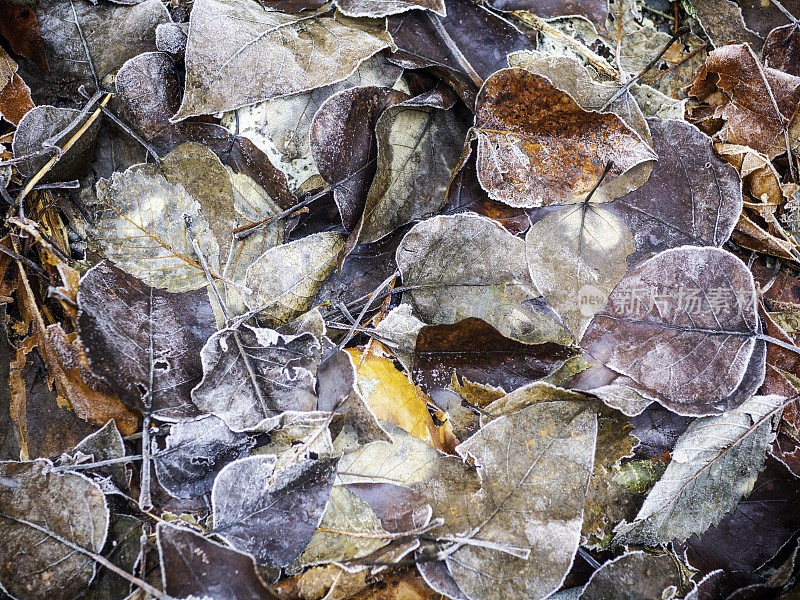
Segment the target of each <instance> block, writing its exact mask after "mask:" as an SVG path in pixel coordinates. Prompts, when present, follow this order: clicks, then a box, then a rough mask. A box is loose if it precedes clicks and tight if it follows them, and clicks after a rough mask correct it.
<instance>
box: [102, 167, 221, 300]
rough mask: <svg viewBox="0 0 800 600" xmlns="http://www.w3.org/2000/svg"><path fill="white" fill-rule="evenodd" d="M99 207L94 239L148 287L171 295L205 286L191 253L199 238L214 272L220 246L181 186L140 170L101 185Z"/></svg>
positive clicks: (116, 261) (105, 181) (194, 201)
mask: <svg viewBox="0 0 800 600" xmlns="http://www.w3.org/2000/svg"><path fill="white" fill-rule="evenodd" d="M97 197H98V200H99V202H100V204H99V210H98V214H97V215H96V219H95V222H94V227H93V228H92V234H93V237H94V239H95V240H96V242H97V244H98V245H99V246H100V251H101V253H102V254H103V255H104V256H105V257H106V258H109V259H111V260H113V261H114V262H115V263H116V264H117V265H118V266H119V267H120V268H123V269H125V270H126V271H129V272H131V273H132V274H133V275H135V276H137V277H139V278H141V279H142V281H144V282H145V283H147V284H148V285H155V286H158V287H163V288H166V289H167V290H169V291H171V292H183V291H187V290H196V289H198V288H201V287H203V286H205V285H206V284H207V278H206V275H205V273H204V271H203V269H202V267H201V264H200V260H199V259H198V257H197V256H196V255H195V254H194V249H193V248H192V241H193V239H197V241H198V243H199V244H200V248H201V250H202V251H203V252H204V254H205V256H206V260H208V261H209V263H210V264H211V268H212V269H213V272H215V273H219V272H220V269H219V244H218V243H217V241H216V239H214V236H213V235H212V232H211V229H210V227H209V224H208V222H207V221H206V219H205V217H204V216H203V214H202V212H201V208H200V204H199V203H198V202H197V200H196V199H195V198H193V197H192V196H190V195H189V193H188V192H187V191H186V189H185V188H184V187H183V186H182V185H181V184H174V183H170V182H169V181H167V179H166V178H165V177H164V176H163V175H161V174H160V173H153V174H148V173H146V172H141V171H139V170H137V169H136V167H131V168H130V169H128V170H127V171H125V172H124V173H119V172H117V173H114V175H113V176H112V178H111V179H110V180H109V179H102V180H100V181H99V182H98V183H97Z"/></svg>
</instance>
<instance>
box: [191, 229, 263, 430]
mask: <svg viewBox="0 0 800 600" xmlns="http://www.w3.org/2000/svg"><path fill="white" fill-rule="evenodd" d="M192 248H194V253H195V254H196V255H197V258H198V259H199V260H200V265H201V266H202V267H203V272H204V273H205V274H206V279H207V280H208V284H209V285H210V286H211V289H212V290H213V291H214V295H215V296H216V298H217V302H218V303H219V307H220V310H221V311H222V316H223V317H224V318H225V327H226V328H228V329H229V330H230V331H231V333H232V334H233V339H234V341H235V342H236V348H237V349H238V350H239V356H241V357H242V362H243V363H244V367H245V369H246V370H247V376H248V377H249V378H250V383H251V384H252V386H253V391H254V392H255V393H256V397H257V398H258V402H259V404H261V412H262V413H264V417H265V418H268V417H269V413H270V410H269V409H268V408H267V401H266V400H265V399H264V395H263V394H262V393H261V386H260V385H258V379H257V378H256V373H255V371H254V370H253V365H251V364H250V358H249V357H248V356H247V352H245V349H244V344H243V343H242V339H241V338H240V337H239V328H238V327H231V324H232V319H231V317H230V313H228V307H227V306H225V301H224V300H223V299H222V294H220V293H219V289H217V285H216V283H214V278H213V277H212V276H211V271H210V270H209V269H208V264H207V263H206V257H205V255H204V254H203V251H202V250H201V249H200V244H199V243H198V242H197V238H195V239H193V240H192Z"/></svg>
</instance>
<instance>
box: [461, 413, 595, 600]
mask: <svg viewBox="0 0 800 600" xmlns="http://www.w3.org/2000/svg"><path fill="white" fill-rule="evenodd" d="M596 435H597V416H596V413H595V410H594V408H593V406H592V404H591V403H587V402H573V401H558V400H557V401H553V402H542V403H535V404H532V405H530V406H528V407H526V408H523V409H522V410H520V411H518V412H515V413H513V414H510V415H504V416H501V417H498V418H496V419H494V420H493V421H491V422H490V423H488V424H487V425H485V426H484V427H483V428H482V429H480V430H479V431H478V432H477V433H475V434H474V435H473V436H472V437H470V438H469V439H467V440H466V441H465V442H463V443H462V444H461V445H460V446H458V447H457V448H456V450H457V451H458V453H459V454H460V455H461V456H462V457H464V458H465V459H466V458H471V459H473V460H474V461H475V464H476V465H477V467H478V473H479V475H480V477H481V483H482V486H481V489H480V491H479V492H478V493H477V494H476V496H475V497H474V499H473V501H472V502H471V511H470V514H469V516H468V524H469V525H468V529H467V530H466V531H464V532H463V533H462V534H461V535H462V536H465V537H469V538H472V539H473V540H475V541H476V543H472V544H464V545H461V546H460V547H459V548H458V549H457V550H455V552H453V553H452V554H451V555H450V556H448V557H447V558H446V562H447V566H448V568H449V569H450V573H451V574H452V575H453V578H454V579H455V581H456V583H457V584H458V587H459V588H461V590H463V591H464V592H465V593H466V594H467V596H468V597H471V598H497V599H509V600H510V599H512V598H520V597H528V598H545V597H546V596H548V595H549V594H551V593H552V592H554V591H555V590H557V589H558V588H559V587H560V586H561V584H562V582H563V581H564V578H565V577H566V574H567V571H569V568H570V566H571V565H572V560H573V558H574V556H575V552H576V551H577V549H578V545H579V543H580V534H581V523H582V521H583V505H584V498H585V495H586V486H587V482H588V480H589V476H590V474H591V471H592V465H593V463H594V452H595V438H596ZM481 541H482V542H485V543H487V544H490V543H495V544H499V545H506V546H513V547H517V548H520V549H526V550H529V551H530V554H529V556H527V557H526V558H522V557H521V556H514V555H512V554H510V553H508V552H502V551H498V549H497V548H491V547H488V546H485V547H482V546H481V545H480V542H481Z"/></svg>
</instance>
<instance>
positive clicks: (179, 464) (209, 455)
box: [153, 415, 255, 498]
mask: <svg viewBox="0 0 800 600" xmlns="http://www.w3.org/2000/svg"><path fill="white" fill-rule="evenodd" d="M165 443H166V445H165V447H164V449H163V450H159V451H158V452H157V453H156V455H155V456H154V457H153V463H154V465H155V468H156V476H157V477H158V482H159V483H160V484H161V486H162V487H163V488H164V489H165V490H166V491H167V492H168V493H169V494H170V495H172V496H175V497H176V498H198V497H200V496H203V495H204V494H207V493H209V492H210V491H211V488H212V486H213V484H214V478H215V477H216V476H217V474H218V473H219V472H220V471H221V470H222V469H223V468H224V466H225V465H226V464H228V463H229V462H231V461H234V460H237V459H239V458H244V457H245V456H247V455H248V454H249V451H250V450H251V449H252V448H253V446H255V439H254V437H253V435H251V434H244V433H236V432H233V431H231V430H230V429H228V427H227V426H226V425H225V422H224V421H223V420H222V419H220V418H218V417H215V416H214V415H205V416H203V417H201V418H199V419H197V420H193V421H186V422H179V423H174V424H173V425H172V426H171V427H170V430H169V435H168V436H167V438H166V441H165Z"/></svg>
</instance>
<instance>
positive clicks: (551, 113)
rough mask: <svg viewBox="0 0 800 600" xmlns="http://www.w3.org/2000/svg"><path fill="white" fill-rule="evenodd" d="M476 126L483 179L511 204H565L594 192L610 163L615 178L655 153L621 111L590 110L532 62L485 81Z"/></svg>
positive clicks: (498, 197) (492, 191)
mask: <svg viewBox="0 0 800 600" xmlns="http://www.w3.org/2000/svg"><path fill="white" fill-rule="evenodd" d="M475 130H476V131H477V133H478V158H477V160H478V179H479V181H480V182H481V185H482V186H483V187H484V188H485V189H486V190H487V191H488V192H489V196H490V197H491V198H493V199H495V200H500V201H502V202H505V203H506V204H509V205H510V206H524V207H534V206H546V205H548V204H565V203H567V202H569V201H570V200H571V199H572V198H574V197H576V196H579V195H581V194H583V193H586V192H588V191H589V190H590V189H591V188H592V187H593V186H594V185H595V184H596V183H597V180H598V179H599V178H600V176H601V175H602V173H603V169H604V167H605V165H606V163H607V162H609V161H611V163H612V168H611V171H610V172H609V173H608V175H607V179H608V178H614V177H617V176H618V175H621V174H622V173H623V172H625V171H627V170H628V169H630V168H632V167H634V166H636V165H638V164H640V163H642V162H645V161H649V160H653V159H655V158H656V156H655V154H654V153H653V151H652V150H650V148H649V147H648V146H647V144H646V143H645V142H643V141H642V140H641V139H640V138H639V137H638V136H637V135H636V134H635V133H633V132H632V131H631V130H630V129H628V128H627V127H626V126H625V125H624V124H623V122H622V121H621V120H620V119H619V117H617V116H616V115H613V114H608V113H595V112H588V111H585V110H583V109H582V108H581V107H580V106H578V104H577V102H575V100H573V99H572V97H571V96H569V95H568V94H566V93H565V92H562V91H561V90H559V89H558V88H556V87H554V86H553V84H551V83H550V82H549V81H548V80H547V79H546V78H545V77H542V76H540V75H534V74H533V73H530V72H529V71H526V70H525V69H518V68H515V69H503V70H502V71H498V72H497V73H495V74H494V75H492V76H491V77H490V78H489V79H487V80H486V83H485V84H484V86H483V88H481V92H480V94H479V95H478V100H477V103H476V110H475Z"/></svg>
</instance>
